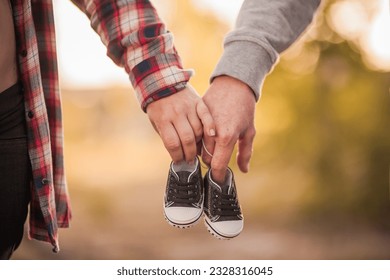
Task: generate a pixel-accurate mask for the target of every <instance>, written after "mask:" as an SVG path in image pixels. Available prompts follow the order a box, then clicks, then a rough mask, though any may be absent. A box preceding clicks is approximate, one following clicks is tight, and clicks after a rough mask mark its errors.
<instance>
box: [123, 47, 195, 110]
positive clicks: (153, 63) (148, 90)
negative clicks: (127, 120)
mask: <svg viewBox="0 0 390 280" xmlns="http://www.w3.org/2000/svg"><path fill="white" fill-rule="evenodd" d="M192 75H193V70H191V69H183V68H182V66H181V61H180V58H179V56H178V55H177V54H159V55H157V56H153V57H150V58H148V59H146V60H144V61H142V62H141V63H139V64H138V65H136V66H135V67H134V68H133V69H132V70H131V72H130V79H131V82H132V84H133V86H134V90H135V92H136V96H137V99H138V101H139V103H140V105H141V108H142V110H143V111H144V112H146V107H147V106H148V105H149V104H150V103H152V102H153V101H156V100H159V99H161V98H164V97H167V96H169V95H172V94H174V93H177V92H179V91H181V90H182V89H184V88H185V87H186V84H187V82H188V81H189V79H190V78H191V76H192Z"/></svg>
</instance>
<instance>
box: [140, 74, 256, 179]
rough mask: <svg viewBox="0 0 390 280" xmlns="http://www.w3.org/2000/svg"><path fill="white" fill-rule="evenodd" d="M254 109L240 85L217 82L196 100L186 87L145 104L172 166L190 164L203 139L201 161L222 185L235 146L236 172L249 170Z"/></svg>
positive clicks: (222, 79) (250, 94)
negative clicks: (185, 162) (178, 163)
mask: <svg viewBox="0 0 390 280" xmlns="http://www.w3.org/2000/svg"><path fill="white" fill-rule="evenodd" d="M255 103H256V101H255V98H254V94H253V92H252V90H251V89H250V88H249V87H248V86H247V85H246V84H245V83H243V82H241V81H239V80H237V79H235V78H232V77H229V76H219V77H216V78H215V79H214V80H213V82H212V84H211V85H210V87H209V89H208V90H207V91H206V93H205V95H204V97H203V98H202V99H201V98H200V97H199V96H198V95H197V93H196V92H195V90H194V89H193V88H192V87H190V86H187V88H186V89H184V90H182V91H180V92H178V93H176V94H173V95H171V96H168V97H166V98H163V99H160V100H158V101H155V102H153V103H151V104H150V105H149V106H148V107H147V114H148V116H149V119H150V121H151V123H152V125H153V127H154V129H155V130H156V131H157V133H158V134H159V135H160V137H161V139H162V141H163V143H164V146H165V148H166V149H167V150H168V152H169V154H170V156H171V158H172V160H173V161H174V162H180V161H184V160H185V161H187V162H192V161H193V159H194V158H195V156H196V155H197V154H198V151H199V147H200V146H201V141H202V138H203V141H204V146H203V148H202V160H203V162H204V163H205V164H207V165H208V166H209V167H211V170H212V176H213V179H214V180H215V181H216V182H217V183H223V182H224V180H225V175H226V170H227V167H228V164H229V161H230V158H231V156H232V153H233V149H234V146H235V145H236V143H237V142H238V153H237V163H238V167H239V168H240V170H241V171H242V172H244V173H246V172H248V170H249V161H250V158H251V156H252V146H253V139H254V137H255V134H256V130H255V126H254V113H255ZM205 148H206V149H207V151H206V150H205ZM211 155H212V156H211Z"/></svg>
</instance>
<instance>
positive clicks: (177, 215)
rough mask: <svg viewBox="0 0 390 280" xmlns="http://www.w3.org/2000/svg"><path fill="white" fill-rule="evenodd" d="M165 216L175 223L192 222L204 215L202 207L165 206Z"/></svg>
mask: <svg viewBox="0 0 390 280" xmlns="http://www.w3.org/2000/svg"><path fill="white" fill-rule="evenodd" d="M164 212H165V216H166V217H167V219H168V220H170V221H171V222H173V223H175V224H179V225H185V224H191V223H193V222H195V221H196V220H198V219H199V217H200V216H201V215H202V212H203V211H202V209H198V208H190V207H166V208H164Z"/></svg>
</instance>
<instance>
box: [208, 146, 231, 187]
mask: <svg viewBox="0 0 390 280" xmlns="http://www.w3.org/2000/svg"><path fill="white" fill-rule="evenodd" d="M234 145H235V141H230V142H228V143H221V141H218V140H217V141H216V144H215V149H214V154H213V158H212V160H211V174H212V177H213V179H214V180H215V181H216V182H217V183H219V184H222V183H224V181H225V177H226V170H227V167H228V165H229V161H230V158H231V156H232V153H233V149H234Z"/></svg>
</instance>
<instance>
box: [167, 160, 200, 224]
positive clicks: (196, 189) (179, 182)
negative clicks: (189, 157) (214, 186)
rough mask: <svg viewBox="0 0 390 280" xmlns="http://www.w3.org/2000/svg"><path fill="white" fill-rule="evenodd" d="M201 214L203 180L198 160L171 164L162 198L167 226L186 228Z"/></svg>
mask: <svg viewBox="0 0 390 280" xmlns="http://www.w3.org/2000/svg"><path fill="white" fill-rule="evenodd" d="M202 213H203V180H202V173H201V169H200V163H199V160H198V158H197V157H196V158H195V163H194V164H188V163H186V162H183V163H179V164H177V163H173V162H172V163H171V166H170V168H169V174H168V182H167V188H166V191H165V196H164V215H165V218H166V220H167V221H168V223H169V224H171V225H173V226H176V227H179V228H186V227H190V226H191V225H193V224H194V223H196V222H197V221H198V220H199V218H200V217H201V216H202Z"/></svg>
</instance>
